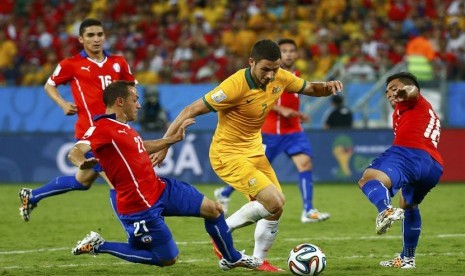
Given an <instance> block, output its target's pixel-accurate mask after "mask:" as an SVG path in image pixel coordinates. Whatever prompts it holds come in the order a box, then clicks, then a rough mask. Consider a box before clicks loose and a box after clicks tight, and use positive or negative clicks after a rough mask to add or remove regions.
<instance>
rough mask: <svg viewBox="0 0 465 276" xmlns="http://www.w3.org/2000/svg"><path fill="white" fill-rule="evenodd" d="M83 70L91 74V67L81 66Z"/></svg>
mask: <svg viewBox="0 0 465 276" xmlns="http://www.w3.org/2000/svg"><path fill="white" fill-rule="evenodd" d="M81 70H86V71H87V72H90V65H89V66H87V67H84V66H81Z"/></svg>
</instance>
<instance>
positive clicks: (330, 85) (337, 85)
mask: <svg viewBox="0 0 465 276" xmlns="http://www.w3.org/2000/svg"><path fill="white" fill-rule="evenodd" d="M326 85H327V87H326V89H328V90H330V91H331V94H332V95H336V94H337V93H338V92H341V91H342V82H340V81H328V82H326Z"/></svg>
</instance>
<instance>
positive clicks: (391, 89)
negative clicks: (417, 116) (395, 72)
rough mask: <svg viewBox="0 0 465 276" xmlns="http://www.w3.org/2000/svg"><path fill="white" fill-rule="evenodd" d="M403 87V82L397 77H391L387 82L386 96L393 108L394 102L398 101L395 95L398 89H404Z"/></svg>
mask: <svg viewBox="0 0 465 276" xmlns="http://www.w3.org/2000/svg"><path fill="white" fill-rule="evenodd" d="M404 87H405V84H403V83H402V82H401V81H400V80H399V79H393V80H392V81H390V82H389V83H388V84H387V86H386V98H387V99H388V101H389V103H390V104H391V106H392V108H394V107H395V106H396V103H397V102H398V98H397V95H398V93H399V90H402V89H404Z"/></svg>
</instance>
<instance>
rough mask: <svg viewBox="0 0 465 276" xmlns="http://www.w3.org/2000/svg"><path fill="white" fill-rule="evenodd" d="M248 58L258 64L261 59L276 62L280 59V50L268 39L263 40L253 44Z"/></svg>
mask: <svg viewBox="0 0 465 276" xmlns="http://www.w3.org/2000/svg"><path fill="white" fill-rule="evenodd" d="M250 57H251V58H253V59H254V60H255V62H259V61H260V60H262V59H266V60H270V61H276V60H278V59H280V58H281V50H280V49H279V46H278V44H276V42H274V41H272V40H270V39H263V40H259V41H257V42H255V44H254V45H253V47H252V51H250Z"/></svg>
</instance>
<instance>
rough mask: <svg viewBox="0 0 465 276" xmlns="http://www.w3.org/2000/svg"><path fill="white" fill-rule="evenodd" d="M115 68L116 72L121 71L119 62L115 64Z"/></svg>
mask: <svg viewBox="0 0 465 276" xmlns="http://www.w3.org/2000/svg"><path fill="white" fill-rule="evenodd" d="M113 70H115V72H116V73H119V72H120V71H121V66H120V65H119V64H118V63H115V64H113Z"/></svg>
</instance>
